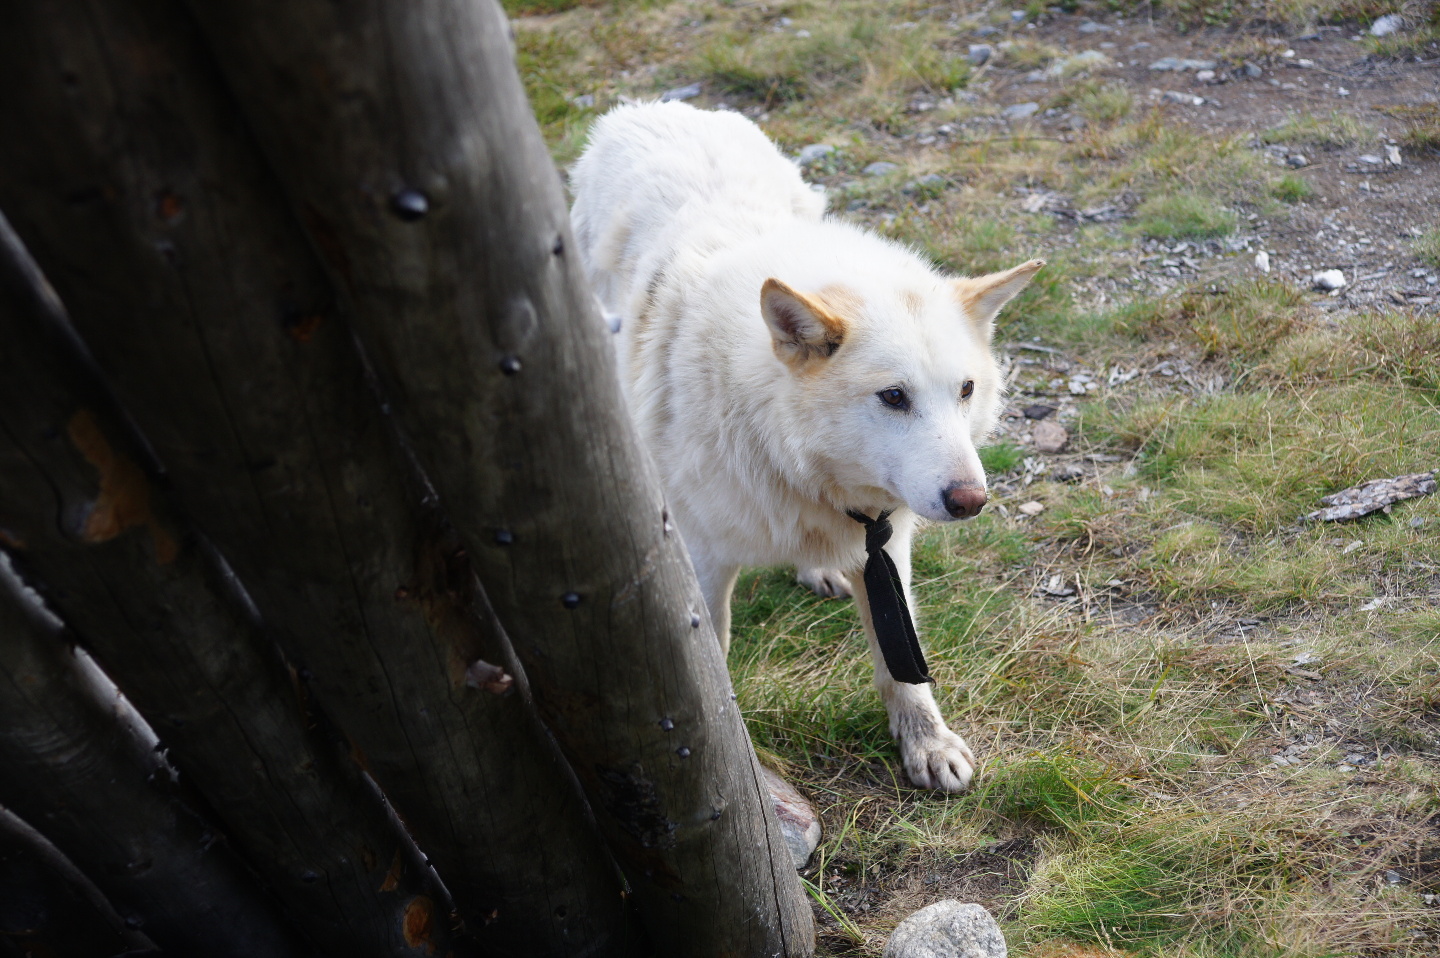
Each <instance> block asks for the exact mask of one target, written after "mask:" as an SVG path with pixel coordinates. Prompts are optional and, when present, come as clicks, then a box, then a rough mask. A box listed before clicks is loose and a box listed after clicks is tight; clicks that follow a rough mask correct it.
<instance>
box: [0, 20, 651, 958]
mask: <svg viewBox="0 0 1440 958" xmlns="http://www.w3.org/2000/svg"><path fill="white" fill-rule="evenodd" d="M15 6H16V7H18V8H19V9H20V10H21V11H22V12H23V18H22V20H21V22H20V23H19V24H13V23H12V25H11V26H10V27H9V28H7V31H6V34H5V35H3V36H0V171H3V172H0V206H3V207H4V208H5V209H6V210H7V211H8V212H9V213H10V215H11V216H12V217H13V218H14V219H15V222H16V226H17V229H18V230H19V231H20V232H21V233H22V235H23V236H24V238H25V240H26V242H27V244H28V245H30V247H31V249H32V250H33V252H34V253H35V255H36V258H37V259H38V260H39V261H40V263H41V265H42V266H43V268H44V270H45V273H46V275H47V276H48V277H49V278H50V279H51V281H52V282H54V283H55V285H56V286H57V287H58V289H59V291H60V293H61V295H62V297H63V298H64V300H65V301H66V305H67V307H68V308H69V311H70V313H71V316H72V318H73V321H74V322H75V324H76V326H77V328H78V329H79V331H80V332H81V334H82V335H83V336H84V338H85V340H86V342H87V344H88V345H89V346H90V348H91V350H92V351H93V352H94V354H95V356H96V358H97V360H98V361H99V363H100V364H101V365H102V366H103V367H104V368H105V370H106V372H107V374H108V375H109V376H110V378H111V379H112V381H113V382H114V383H115V386H116V389H117V392H118V393H119V394H120V397H121V399H122V400H123V401H124V403H125V406H126V408H127V409H128V410H129V412H130V413H131V414H132V415H134V416H135V418H136V419H137V421H138V422H139V424H140V426H141V428H142V429H143V431H144V432H145V434H146V437H147V439H148V441H149V442H150V443H151V444H152V445H153V446H154V448H155V450H156V452H157V454H158V456H159V458H160V459H161V461H162V462H163V463H164V465H165V468H166V471H167V474H168V476H169V477H170V478H171V479H172V481H173V483H174V486H175V488H176V492H177V494H178V495H179V497H180V498H181V499H182V501H183V502H184V504H185V506H186V510H187V512H188V513H189V514H190V515H191V516H194V517H196V521H197V522H199V523H201V524H202V525H203V530H204V532H205V533H206V534H207V536H209V537H210V538H212V539H213V540H214V541H215V542H216V543H217V545H218V546H219V547H220V549H221V550H222V551H223V552H224V553H225V555H226V557H227V559H228V560H229V562H230V563H231V565H232V566H233V567H234V568H235V570H236V572H237V574H238V575H239V577H240V579H241V581H242V582H244V584H245V588H246V589H247V591H248V592H249V594H250V596H251V598H253V599H254V601H255V603H256V605H257V606H258V608H259V610H260V612H261V614H262V616H263V617H264V618H265V620H266V621H267V622H269V623H273V624H274V625H275V626H276V632H277V636H278V638H279V640H280V641H281V642H282V644H283V645H284V646H285V648H286V650H287V652H288V653H289V655H290V656H291V657H292V660H293V661H294V662H295V663H296V664H297V666H300V667H301V668H302V670H303V671H302V675H303V676H304V677H305V679H306V680H307V682H308V684H309V688H310V690H311V691H313V692H314V693H315V695H316V696H317V698H318V699H319V701H320V702H321V704H322V706H323V707H324V708H325V710H326V712H327V713H329V714H331V715H332V716H333V717H334V718H335V720H336V722H337V723H338V724H339V725H341V726H342V727H343V728H344V730H345V732H346V734H347V735H348V736H349V737H350V738H351V740H352V741H353V742H354V743H355V745H356V747H357V749H358V751H359V752H360V753H362V755H363V760H364V762H365V764H366V767H367V768H368V769H369V770H370V771H371V773H372V774H373V775H374V776H375V778H376V779H377V781H378V782H379V783H380V785H381V786H382V787H383V788H384V789H385V792H386V794H387V796H388V797H389V798H390V800H391V801H392V802H394V804H395V805H396V807H397V808H398V809H399V810H400V812H401V814H402V815H403V816H404V818H405V820H406V824H407V825H408V826H409V827H410V829H411V830H412V831H413V832H414V833H415V834H416V835H417V837H418V838H419V840H420V842H421V844H422V845H423V847H424V849H425V851H426V854H427V855H429V856H430V858H431V859H432V861H433V862H434V864H435V866H436V867H437V868H438V870H439V871H440V873H441V874H442V875H443V876H444V880H445V882H446V884H447V886H448V887H449V889H450V890H451V892H452V893H453V894H454V895H455V898H456V902H457V905H458V907H459V909H460V911H461V914H462V915H463V916H464V917H466V918H467V919H468V922H467V924H468V927H469V929H470V931H471V932H472V933H473V934H474V935H475V936H476V937H477V939H478V940H479V941H481V942H482V943H483V944H484V945H486V946H487V947H489V948H491V949H499V950H503V951H507V952H511V953H516V954H523V955H525V956H527V958H528V956H532V955H533V956H544V955H552V954H553V955H562V954H564V955H570V954H582V953H584V954H603V953H605V952H606V951H607V950H609V949H611V948H614V947H618V946H619V944H620V943H621V941H622V939H623V938H624V932H623V925H622V921H623V917H624V901H623V899H622V897H621V894H620V887H619V882H618V880H617V879H616V877H615V876H614V874H613V867H612V866H611V864H610V861H609V856H608V854H607V853H606V851H605V849H604V847H603V845H602V844H601V843H600V841H599V839H598V837H597V836H596V835H595V834H594V832H593V828H592V826H591V825H590V824H589V822H588V821H587V820H586V818H585V814H584V811H583V808H582V806H581V803H580V800H579V797H578V795H577V794H576V792H575V789H574V787H573V784H572V782H571V780H570V778H569V777H568V773H567V772H566V771H565V770H564V769H563V767H561V766H560V765H559V764H558V763H557V760H556V759H555V757H554V756H553V751H552V749H551V747H550V746H549V744H548V742H546V741H545V740H544V739H543V738H541V737H539V736H538V734H537V728H536V726H535V723H534V720H533V718H532V716H531V715H530V714H529V712H528V709H527V707H526V705H525V703H524V702H523V701H522V699H521V697H520V696H518V695H514V694H511V695H504V696H502V695H499V694H496V693H495V692H492V691H487V690H484V689H475V688H467V686H466V675H467V667H468V666H469V665H470V664H471V663H473V662H475V661H476V660H484V661H486V662H489V663H493V664H495V665H498V666H502V667H503V666H507V662H508V652H507V650H506V648H505V646H504V642H503V637H502V636H500V635H498V634H497V631H496V630H495V629H494V628H493V626H492V624H491V623H489V622H488V621H486V620H485V619H484V618H483V617H482V616H481V615H480V613H479V612H477V609H476V608H475V607H474V606H473V605H472V603H471V602H470V601H469V592H470V591H471V583H472V582H473V577H472V576H471V574H470V572H469V569H468V566H467V564H466V561H465V559H464V556H463V551H462V550H460V548H459V546H458V544H457V543H456V542H455V541H454V536H453V534H447V533H446V532H445V530H444V529H443V528H442V524H441V522H440V521H439V520H438V518H437V516H436V515H435V510H434V508H433V507H425V506H423V505H422V500H423V499H424V498H425V497H426V496H427V494H428V492H427V490H425V489H424V488H422V484H421V483H420V482H419V481H416V480H415V479H413V478H412V476H411V473H412V472H413V467H412V466H411V465H410V463H409V461H408V460H407V459H406V457H405V455H404V453H403V450H402V449H401V448H400V447H399V445H398V443H397V442H396V439H395V436H394V434H393V427H392V425H391V423H390V422H389V420H388V419H387V417H386V416H385V415H384V414H383V413H382V411H381V409H380V405H379V402H378V401H377V400H376V399H375V397H374V395H373V391H372V390H371V388H370V384H369V383H368V381H367V376H366V372H365V370H364V368H363V364H362V361H361V359H360V356H359V354H358V353H357V351H356V349H355V347H354V344H353V341H352V339H351V336H350V333H349V331H348V329H347V327H346V326H345V324H344V322H343V319H342V318H341V317H340V316H339V315H338V314H337V312H336V309H335V306H334V296H333V292H332V290H331V287H330V284H329V281H328V280H327V278H326V277H325V276H324V273H323V271H322V269H321V267H320V264H319V263H318V261H317V260H316V258H315V256H314V254H313V253H312V252H311V250H310V248H309V247H308V245H307V243H306V241H305V237H304V235H303V233H302V231H301V230H300V227H299V225H298V222H297V221H296V220H295V219H294V217H293V216H292V215H291V213H290V211H289V207H288V205H287V204H286V202H285V198H284V196H283V194H282V192H281V190H280V188H279V186H278V184H277V183H276V182H275V180H274V179H273V178H272V177H271V175H270V174H269V172H268V171H267V169H266V168H265V164H264V161H263V159H262V158H261V157H260V155H259V153H258V151H257V149H256V147H255V146H254V144H253V142H252V141H251V140H250V138H249V135H248V133H247V132H246V130H245V127H244V122H243V120H242V119H241V118H240V117H239V115H238V113H237V112H236V110H235V107H234V105H233V102H232V101H231V100H230V98H229V96H228V95H227V94H226V92H225V91H224V89H223V84H222V83H221V82H220V81H219V79H218V77H216V76H215V75H214V72H213V68H212V67H211V65H210V63H209V62H208V61H207V58H206V54H205V51H204V49H203V44H202V43H201V42H200V39H199V37H198V36H197V35H196V34H195V33H194V31H193V29H191V28H189V27H188V21H189V15H188V13H186V11H185V10H184V9H183V7H179V6H178V5H177V4H175V3H172V2H168V0H134V2H129V3H123V4H115V3H107V2H99V0H97V2H82V0H75V2H71V3H67V4H61V5H58V7H59V9H58V10H57V9H56V8H57V5H56V4H54V3H47V2H43V0H27V2H24V3H19V4H16V5H15ZM480 608H481V609H482V610H483V608H484V607H483V604H482V605H481V607H480ZM511 671H513V669H511ZM477 684H483V683H477ZM500 687H501V686H500V685H498V684H496V683H490V684H489V686H488V688H491V689H497V690H498V689H499V688H500ZM381 865H382V866H388V865H389V860H388V859H387V860H386V861H384V862H382V863H381Z"/></svg>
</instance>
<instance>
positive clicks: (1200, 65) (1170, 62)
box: [1150, 57, 1215, 73]
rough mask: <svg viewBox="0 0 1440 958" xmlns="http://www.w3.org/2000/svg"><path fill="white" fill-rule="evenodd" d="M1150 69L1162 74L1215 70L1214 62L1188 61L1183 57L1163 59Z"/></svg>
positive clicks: (1153, 64) (1151, 65)
mask: <svg viewBox="0 0 1440 958" xmlns="http://www.w3.org/2000/svg"><path fill="white" fill-rule="evenodd" d="M1150 69H1152V70H1156V71H1159V72H1161V73H1168V72H1174V73H1183V72H1184V71H1186V70H1213V69H1215V61H1214V60H1187V59H1184V58H1182V57H1161V58H1160V59H1158V60H1156V61H1155V62H1154V63H1152V64H1150Z"/></svg>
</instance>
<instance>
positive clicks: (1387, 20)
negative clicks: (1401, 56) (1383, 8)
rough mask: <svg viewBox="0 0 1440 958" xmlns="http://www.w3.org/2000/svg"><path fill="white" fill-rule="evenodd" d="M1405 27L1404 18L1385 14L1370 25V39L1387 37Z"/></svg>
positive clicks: (1394, 14)
mask: <svg viewBox="0 0 1440 958" xmlns="http://www.w3.org/2000/svg"><path fill="white" fill-rule="evenodd" d="M1405 27H1406V23H1405V18H1404V17H1402V16H1400V14H1398V13H1387V14H1385V16H1383V17H1381V18H1380V19H1378V20H1376V21H1375V22H1374V23H1372V24H1370V35H1371V36H1372V37H1388V36H1389V35H1390V34H1392V33H1399V32H1400V31H1401V30H1404V29H1405Z"/></svg>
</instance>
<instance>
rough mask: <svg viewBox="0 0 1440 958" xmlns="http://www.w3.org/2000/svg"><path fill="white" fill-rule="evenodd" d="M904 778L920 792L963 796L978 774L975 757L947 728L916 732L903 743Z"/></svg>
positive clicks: (941, 727) (901, 752)
mask: <svg viewBox="0 0 1440 958" xmlns="http://www.w3.org/2000/svg"><path fill="white" fill-rule="evenodd" d="M900 757H901V758H902V759H904V761H905V774H906V775H908V776H910V781H911V782H912V783H914V784H915V785H916V786H917V787H919V788H936V789H939V790H940V791H942V792H963V791H965V789H967V788H969V787H970V779H971V777H972V776H973V775H974V774H975V753H974V752H972V751H970V746H968V745H966V744H965V740H964V739H963V738H961V737H960V736H958V735H956V734H955V733H954V732H952V731H950V730H949V729H948V728H946V727H945V726H943V725H942V726H940V727H939V728H937V729H929V730H926V731H924V732H913V733H911V734H910V735H905V736H902V738H901V739H900Z"/></svg>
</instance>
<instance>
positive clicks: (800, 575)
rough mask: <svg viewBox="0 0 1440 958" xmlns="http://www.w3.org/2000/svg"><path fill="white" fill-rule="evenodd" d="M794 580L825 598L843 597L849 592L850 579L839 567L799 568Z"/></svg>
mask: <svg viewBox="0 0 1440 958" xmlns="http://www.w3.org/2000/svg"><path fill="white" fill-rule="evenodd" d="M795 581H796V582H798V583H800V584H801V585H803V586H804V587H805V588H807V589H809V590H810V591H811V592H813V593H815V594H816V595H821V596H824V597H825V598H827V599H845V598H849V596H850V594H851V593H850V580H849V579H848V578H846V576H845V573H843V572H841V571H840V570H839V569H799V570H797V571H796V572H795Z"/></svg>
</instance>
